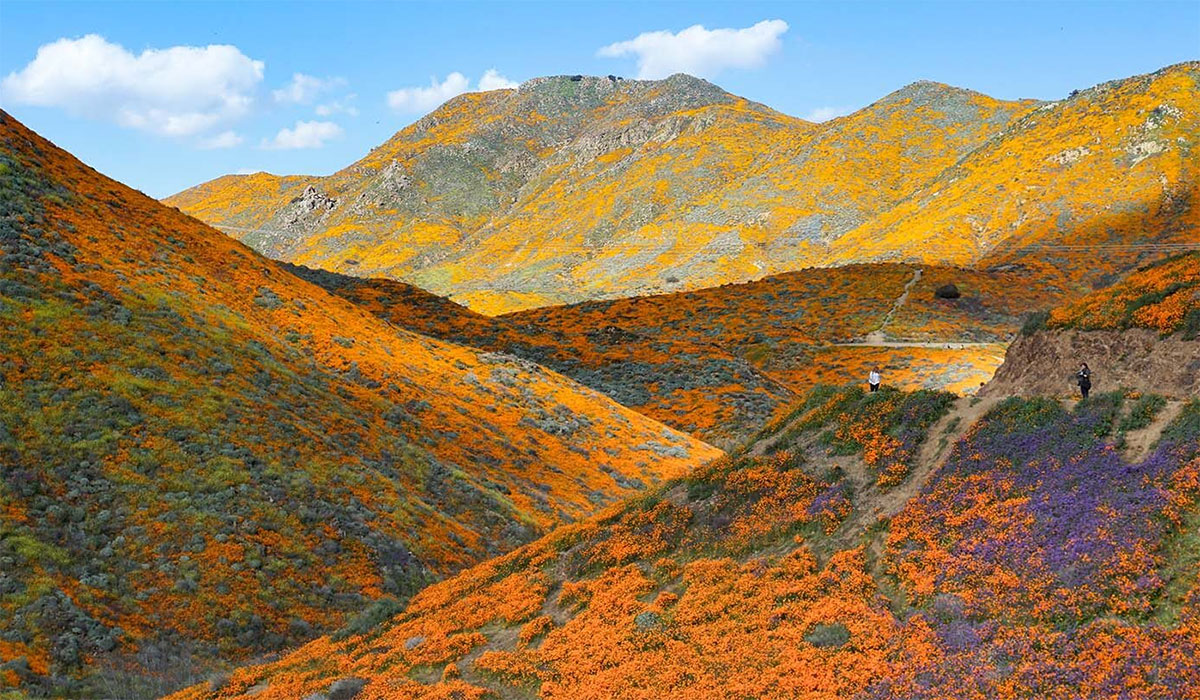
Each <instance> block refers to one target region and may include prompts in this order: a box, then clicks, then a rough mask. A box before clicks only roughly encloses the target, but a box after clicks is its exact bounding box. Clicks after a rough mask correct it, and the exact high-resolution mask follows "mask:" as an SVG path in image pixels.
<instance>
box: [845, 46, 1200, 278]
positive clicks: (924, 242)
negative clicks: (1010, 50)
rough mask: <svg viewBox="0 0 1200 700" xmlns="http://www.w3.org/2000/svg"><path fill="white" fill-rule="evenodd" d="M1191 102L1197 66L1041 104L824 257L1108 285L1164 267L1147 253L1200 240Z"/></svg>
mask: <svg viewBox="0 0 1200 700" xmlns="http://www.w3.org/2000/svg"><path fill="white" fill-rule="evenodd" d="M1197 104H1200V62H1190V63H1181V64H1179V65H1175V66H1171V67H1168V68H1164V69H1162V70H1160V71H1158V72H1155V73H1151V74H1148V75H1141V76H1135V77H1132V78H1127V79H1124V80H1116V81H1112V82H1108V83H1103V84H1101V85H1097V86H1095V87H1093V88H1090V89H1086V90H1082V91H1076V92H1074V93H1072V94H1071V95H1070V96H1069V97H1067V98H1065V99H1062V100H1059V101H1055V102H1048V103H1045V104H1042V105H1039V106H1038V107H1037V108H1035V109H1033V110H1031V111H1029V112H1027V113H1025V114H1024V115H1022V116H1021V117H1019V118H1018V119H1016V120H1014V121H1013V122H1012V123H1011V124H1009V125H1008V126H1007V127H1006V128H1005V129H1004V130H1003V131H1002V132H1001V133H999V134H997V135H996V136H995V137H994V138H991V139H989V140H988V141H987V142H986V143H984V144H982V145H981V146H980V147H979V148H977V149H975V150H974V151H972V152H971V153H970V154H969V155H967V156H966V157H964V158H963V159H962V160H961V161H959V162H958V163H956V164H954V166H953V167H950V168H948V169H947V170H945V172H943V173H942V174H940V175H939V176H938V177H937V178H935V179H934V180H933V181H931V182H928V183H925V184H924V185H922V186H921V187H920V188H917V189H914V190H913V192H912V193H911V196H910V197H908V198H907V199H906V200H905V201H903V202H901V203H899V204H897V205H896V206H895V207H893V208H891V209H890V210H888V211H887V212H884V213H881V214H880V215H879V216H877V217H876V218H874V219H873V220H871V221H870V222H868V223H866V224H865V225H863V226H860V227H858V228H857V229H855V230H853V231H851V232H849V233H847V234H846V235H845V236H843V237H841V238H839V239H838V240H836V241H834V242H833V243H832V244H831V249H830V251H829V253H828V259H829V260H845V259H847V258H849V259H856V260H861V259H866V260H871V259H882V260H896V259H898V258H899V259H914V260H922V261H925V262H928V263H942V264H945V263H949V264H954V265H977V266H1008V265H1022V266H1026V267H1030V268H1033V269H1036V270H1037V271H1038V273H1039V274H1040V275H1042V276H1044V277H1047V278H1053V277H1055V276H1058V277H1059V278H1061V279H1063V280H1065V281H1066V282H1073V283H1074V284H1076V285H1079V286H1087V285H1096V286H1106V285H1107V284H1110V283H1111V282H1112V281H1114V280H1115V279H1117V278H1119V277H1120V276H1121V275H1123V274H1124V273H1126V272H1128V271H1129V270H1130V269H1132V268H1134V267H1136V266H1137V265H1138V263H1140V262H1144V261H1145V260H1153V259H1155V258H1158V257H1161V255H1162V253H1161V251H1160V250H1156V249H1155V244H1158V245H1162V244H1173V243H1174V244H1179V243H1182V244H1195V243H1196V242H1197V231H1200V207H1198V206H1197V197H1196V193H1197V187H1198V186H1200V185H1198V180H1197V176H1198V175H1200V173H1198V172H1197V167H1196V164H1197V161H1196V157H1195V150H1196V148H1197V136H1198V135H1200V110H1198V109H1197V108H1196V105H1197ZM1120 246H1133V248H1132V249H1126V248H1121V247H1120Z"/></svg>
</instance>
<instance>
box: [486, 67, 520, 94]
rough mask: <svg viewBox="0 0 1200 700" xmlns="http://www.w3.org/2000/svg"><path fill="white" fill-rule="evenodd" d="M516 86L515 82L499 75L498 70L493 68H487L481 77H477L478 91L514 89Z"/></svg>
mask: <svg viewBox="0 0 1200 700" xmlns="http://www.w3.org/2000/svg"><path fill="white" fill-rule="evenodd" d="M516 87H517V84H516V83H514V82H513V81H511V80H509V79H508V78H505V77H504V76H503V75H500V71H498V70H496V69H495V68H489V69H488V70H487V72H485V73H484V74H483V77H482V78H480V79H479V90H480V92H487V91H488V90H515V89H516Z"/></svg>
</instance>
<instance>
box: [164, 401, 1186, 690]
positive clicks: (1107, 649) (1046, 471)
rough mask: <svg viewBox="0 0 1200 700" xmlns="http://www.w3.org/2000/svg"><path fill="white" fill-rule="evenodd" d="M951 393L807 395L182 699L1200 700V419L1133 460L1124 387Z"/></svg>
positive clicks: (1176, 428)
mask: <svg viewBox="0 0 1200 700" xmlns="http://www.w3.org/2000/svg"><path fill="white" fill-rule="evenodd" d="M950 403H951V397H948V396H946V395H943V394H936V393H929V392H925V393H916V394H902V393H898V392H890V391H885V392H882V393H880V394H874V395H867V396H864V395H863V394H862V393H861V392H859V391H857V390H854V391H832V390H821V391H818V392H815V393H814V394H812V395H811V396H810V397H809V398H808V400H807V401H805V402H804V403H802V404H800V405H798V406H797V407H796V410H795V411H794V412H793V413H792V414H791V415H789V416H787V417H785V418H783V419H781V420H780V421H778V422H777V423H776V424H775V425H774V426H772V427H771V428H769V429H768V430H766V431H764V433H763V434H762V435H761V436H760V438H759V439H758V440H757V441H755V442H754V443H752V445H751V446H750V447H749V449H748V451H746V452H744V453H740V454H735V455H733V456H731V457H729V458H726V459H722V460H719V461H717V462H714V463H712V464H710V465H708V466H706V467H704V468H701V469H699V470H697V471H695V472H693V473H692V474H690V475H688V476H686V477H684V478H680V479H675V480H672V481H670V482H668V483H666V484H664V485H663V486H661V487H660V488H657V489H655V490H653V491H652V492H651V493H649V494H647V495H644V496H641V497H638V498H636V499H633V500H630V501H627V502H626V503H624V504H622V505H621V506H619V507H615V508H613V509H611V510H609V511H607V512H605V513H603V514H601V515H599V516H597V517H596V518H593V519H591V520H588V521H586V522H582V523H576V524H571V525H566V526H563V527H560V528H559V529H557V530H556V531H555V532H553V533H552V534H551V535H549V536H547V537H545V538H543V539H541V540H539V541H538V542H536V543H533V544H531V545H528V546H526V547H523V548H521V549H519V550H517V551H516V552H513V553H512V554H509V555H506V556H504V557H501V558H499V559H496V560H493V561H490V562H487V563H485V564H483V565H480V566H477V567H475V568H472V569H470V570H468V571H466V572H464V573H463V574H460V575H459V576H457V577H455V578H453V579H451V580H448V581H445V582H442V583H439V584H436V585H434V586H432V587H430V588H428V589H426V590H425V591H423V592H422V593H421V594H419V595H418V596H417V597H416V598H414V600H413V602H412V604H411V605H410V606H409V607H408V608H407V609H406V610H404V611H403V612H400V613H399V614H397V615H395V616H394V617H393V618H391V619H390V620H388V621H386V622H383V623H382V624H380V625H378V626H377V627H376V628H374V629H371V630H369V631H366V632H364V633H363V634H361V635H358V636H352V637H349V638H346V639H341V640H331V639H328V638H323V639H320V640H317V641H315V642H313V643H311V644H309V645H307V646H305V647H302V648H301V649H299V650H297V651H295V652H294V653H292V654H290V655H288V656H285V657H283V658H282V659H280V660H279V661H276V662H272V663H267V664H263V665H258V666H250V667H246V668H243V669H240V670H238V671H236V672H235V673H233V674H232V675H231V676H229V677H222V678H220V679H217V680H214V681H212V682H211V683H207V684H203V685H199V686H196V687H194V688H191V689H189V690H187V691H185V692H182V693H180V694H179V695H178V696H177V697H179V698H217V697H221V698H231V697H249V696H253V697H256V698H268V699H269V698H295V697H303V696H306V695H309V694H313V693H316V694H317V695H315V696H313V697H335V696H340V694H341V693H348V694H347V695H345V697H349V696H350V695H353V696H354V697H356V698H362V699H364V700H366V699H369V698H383V697H388V698H395V697H402V698H445V697H463V698H483V697H496V696H499V697H506V698H532V697H546V698H597V699H599V698H611V697H622V698H685V697H817V696H821V697H864V698H934V697H954V698H961V697H1001V696H1016V697H1058V696H1075V695H1079V696H1083V697H1113V698H1116V697H1121V698H1163V697H1192V696H1194V695H1195V693H1196V691H1197V689H1198V688H1200V670H1198V669H1197V667H1196V665H1195V663H1194V660H1195V658H1196V656H1197V653H1198V652H1200V582H1198V580H1197V576H1196V572H1197V568H1196V566H1195V564H1196V544H1197V542H1196V537H1195V534H1194V533H1195V527H1196V523H1197V514H1198V512H1200V511H1198V509H1197V504H1198V500H1200V404H1198V403H1196V402H1194V401H1193V402H1192V403H1190V404H1187V405H1186V406H1183V407H1182V408H1181V409H1180V410H1178V411H1177V412H1176V414H1175V415H1176V416H1177V417H1176V418H1174V419H1173V420H1172V421H1170V422H1169V423H1168V424H1166V425H1165V429H1164V426H1163V425H1158V427H1157V429H1158V431H1159V432H1158V433H1157V434H1155V435H1154V436H1153V439H1152V443H1154V447H1153V449H1152V450H1151V451H1150V452H1149V453H1148V455H1147V456H1145V457H1142V458H1139V459H1136V460H1132V461H1127V459H1126V458H1124V457H1122V456H1121V454H1120V453H1119V452H1118V451H1116V450H1114V449H1113V445H1112V444H1111V441H1112V439H1113V434H1114V426H1115V425H1117V424H1118V423H1122V420H1121V416H1124V415H1127V414H1128V413H1129V409H1127V408H1126V407H1124V406H1123V403H1125V402H1124V401H1123V400H1122V397H1121V395H1120V394H1109V395H1104V396H1099V397H1095V398H1094V399H1092V400H1091V401H1089V402H1086V403H1082V404H1080V405H1079V406H1077V407H1075V408H1074V409H1071V410H1068V409H1065V408H1063V407H1062V406H1060V405H1059V404H1058V403H1056V402H1054V401H1049V400H1045V399H1009V400H1006V401H1003V402H999V403H995V402H993V403H992V404H990V405H991V406H992V408H991V409H990V410H988V411H987V412H986V413H985V414H984V415H983V416H982V418H980V419H979V420H978V421H977V422H976V421H975V419H974V418H970V419H969V420H970V421H971V422H973V425H970V427H969V429H968V426H967V425H962V426H957V427H956V424H957V423H958V421H957V420H955V419H957V418H962V417H964V416H967V415H968V414H969V412H962V410H961V408H955V409H953V410H954V413H952V414H947V413H946V412H947V410H948V409H949V406H950ZM960 406H963V407H965V406H966V404H961V403H960ZM1143 427H1144V426H1143ZM959 436H962V437H961V439H958V438H959ZM944 437H950V438H951V444H952V449H951V450H950V451H949V453H948V454H947V455H946V456H945V457H942V458H941V460H942V461H943V462H944V463H940V462H938V461H935V460H933V459H932V458H931V455H932V454H933V453H934V452H933V451H932V450H928V449H927V448H926V447H925V445H927V444H929V443H930V441H937V440H939V438H944ZM939 465H940V468H939Z"/></svg>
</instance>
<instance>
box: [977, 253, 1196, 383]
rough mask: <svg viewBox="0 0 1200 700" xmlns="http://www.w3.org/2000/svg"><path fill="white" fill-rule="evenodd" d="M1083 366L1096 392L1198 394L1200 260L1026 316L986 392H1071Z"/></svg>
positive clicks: (1144, 273) (1157, 267)
mask: <svg viewBox="0 0 1200 700" xmlns="http://www.w3.org/2000/svg"><path fill="white" fill-rule="evenodd" d="M1083 362H1086V363H1088V366H1089V368H1090V371H1091V375H1092V377H1091V381H1092V384H1093V385H1094V386H1097V387H1107V388H1114V387H1118V386H1122V387H1127V388H1130V389H1137V390H1141V391H1147V392H1149V391H1153V392H1157V393H1161V394H1165V395H1167V396H1172V397H1177V398H1187V397H1192V396H1196V395H1197V394H1200V253H1184V254H1180V255H1175V256H1170V257H1167V258H1164V259H1162V260H1159V261H1157V262H1155V263H1151V264H1149V265H1146V266H1144V267H1142V268H1140V269H1138V270H1137V271H1135V272H1133V273H1131V274H1130V275H1128V276H1127V277H1125V278H1124V279H1122V280H1121V281H1119V282H1117V283H1116V284H1114V285H1112V286H1110V287H1106V288H1104V289H1101V290H1098V291H1095V292H1092V293H1091V294H1087V295H1084V296H1082V297H1080V298H1077V299H1075V300H1073V301H1071V302H1069V303H1066V304H1062V305H1059V306H1056V307H1055V308H1053V309H1051V310H1049V311H1042V312H1039V313H1037V314H1035V315H1033V316H1031V317H1030V319H1029V322H1028V323H1026V325H1025V327H1024V328H1023V332H1022V334H1021V336H1020V337H1019V338H1018V339H1017V340H1016V342H1015V343H1013V345H1012V346H1011V347H1010V348H1009V351H1008V357H1007V359H1006V360H1005V362H1004V364H1003V365H1002V366H1001V367H1000V368H999V369H998V370H997V374H996V381H994V382H993V383H992V384H991V385H989V387H988V391H989V392H992V393H995V394H997V395H1011V394H1025V395H1050V396H1054V395H1061V394H1065V393H1075V392H1076V391H1077V388H1076V381H1075V377H1074V374H1075V372H1076V371H1077V370H1078V368H1079V366H1080V363H1083Z"/></svg>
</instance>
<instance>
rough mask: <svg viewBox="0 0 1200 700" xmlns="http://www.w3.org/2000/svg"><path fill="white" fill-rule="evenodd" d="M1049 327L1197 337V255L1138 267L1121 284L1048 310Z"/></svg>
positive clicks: (1199, 325)
mask: <svg viewBox="0 0 1200 700" xmlns="http://www.w3.org/2000/svg"><path fill="white" fill-rule="evenodd" d="M1046 327H1048V328H1074V329H1079V330H1125V329H1128V328H1146V329H1149V330H1152V331H1156V332H1158V333H1159V334H1160V335H1162V336H1170V335H1173V334H1176V333H1178V334H1179V335H1180V336H1181V337H1182V338H1183V339H1184V340H1195V339H1196V337H1197V336H1198V335H1200V252H1195V253H1184V254H1181V255H1176V256H1172V257H1169V258H1166V259H1164V260H1160V261H1158V262H1155V263H1152V264H1150V265H1146V266H1145V267H1142V268H1139V269H1138V270H1137V271H1136V272H1133V273H1132V274H1130V275H1128V276H1127V277H1125V278H1124V279H1122V280H1121V281H1120V282H1118V283H1116V284H1114V285H1112V286H1111V287H1107V288H1105V289H1102V290H1100V291H1097V292H1093V293H1092V294H1089V295H1087V296H1085V297H1083V298H1082V299H1079V300H1078V301H1075V302H1073V303H1071V304H1067V305H1064V306H1060V307H1058V308H1055V309H1054V310H1052V311H1051V312H1050V314H1049V316H1047V318H1046Z"/></svg>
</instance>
